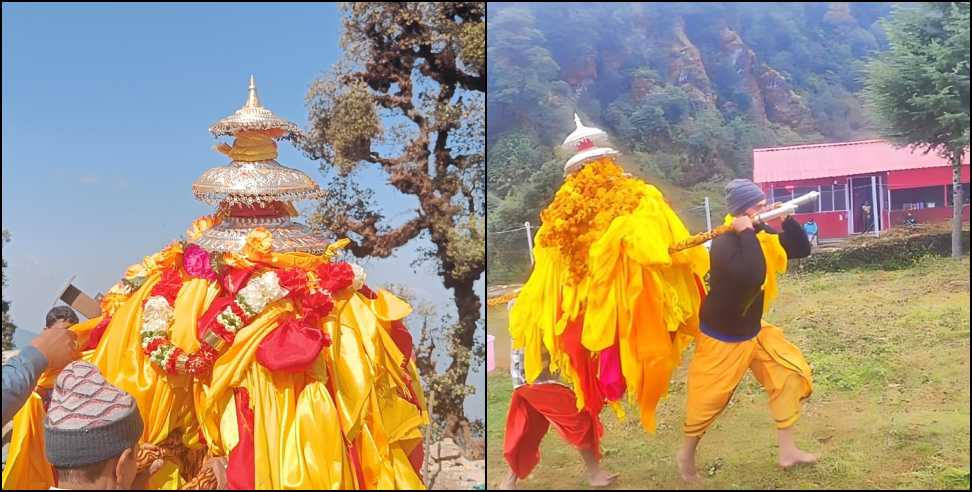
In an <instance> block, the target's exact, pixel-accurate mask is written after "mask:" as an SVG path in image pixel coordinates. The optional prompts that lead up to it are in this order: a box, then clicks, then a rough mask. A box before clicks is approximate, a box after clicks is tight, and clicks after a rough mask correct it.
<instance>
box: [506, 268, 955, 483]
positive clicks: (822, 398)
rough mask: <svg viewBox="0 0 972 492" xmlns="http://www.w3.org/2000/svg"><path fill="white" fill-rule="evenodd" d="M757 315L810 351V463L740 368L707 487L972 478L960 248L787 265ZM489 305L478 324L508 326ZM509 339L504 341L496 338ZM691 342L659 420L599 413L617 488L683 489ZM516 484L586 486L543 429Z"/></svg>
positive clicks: (572, 454)
mask: <svg viewBox="0 0 972 492" xmlns="http://www.w3.org/2000/svg"><path fill="white" fill-rule="evenodd" d="M780 291H781V294H780V297H779V299H778V300H777V302H776V305H775V306H774V308H773V311H772V312H771V313H770V314H769V315H768V316H767V319H768V320H769V321H770V322H773V323H775V324H777V325H778V326H780V327H781V328H782V329H783V330H784V332H785V333H786V334H787V336H788V337H789V339H790V340H792V341H793V342H794V343H795V344H796V345H797V346H798V347H800V348H801V350H803V352H804V355H805V356H806V357H807V359H808V360H809V361H810V363H811V365H812V366H813V370H814V394H813V396H812V397H811V398H810V399H809V400H808V401H807V403H806V404H805V406H804V413H803V417H802V418H801V420H800V422H798V424H797V427H796V437H797V444H798V445H799V446H801V447H802V448H803V449H805V450H807V451H810V452H813V453H818V454H819V455H820V462H819V463H818V464H817V465H816V466H815V467H804V468H799V469H793V470H788V471H783V470H781V469H779V468H778V467H777V465H776V438H775V430H774V427H773V424H772V418H771V416H770V414H769V408H768V406H767V404H766V396H765V394H764V393H763V390H762V388H761V387H760V386H759V384H758V383H757V382H756V380H755V379H754V378H753V377H752V376H751V375H747V376H746V378H745V379H744V380H743V382H742V384H741V385H740V387H739V389H738V390H737V391H736V393H735V396H734V398H733V400H732V401H731V402H730V404H729V405H730V407H729V408H728V409H727V410H726V412H725V413H724V414H723V415H722V416H721V417H720V418H719V419H718V420H717V421H716V423H715V424H714V425H713V427H712V428H710V430H709V432H708V433H707V434H706V436H705V438H704V439H703V440H702V443H701V444H700V446H699V456H698V465H699V469H700V475H701V476H702V477H703V482H702V484H701V485H698V486H696V487H695V488H705V489H775V488H806V489H809V488H845V489H846V488H867V489H873V488H952V489H966V490H967V489H968V488H969V371H970V369H969V326H970V321H969V257H968V256H966V257H965V258H963V259H962V260H961V261H960V262H956V261H954V260H951V259H947V258H936V257H927V258H924V259H922V260H921V261H919V262H918V263H917V264H916V265H915V266H914V267H913V268H910V269H907V270H899V271H850V272H840V273H818V274H805V275H799V276H797V275H791V276H787V277H785V278H783V279H782V280H781V285H780ZM496 311H501V310H495V311H494V310H491V311H490V315H489V316H488V324H489V326H488V330H489V332H490V333H492V334H496V333H500V332H501V331H502V330H504V329H505V322H506V318H505V316H494V314H499V313H497V312H496ZM500 346H503V347H508V345H502V343H501V344H500V345H498V346H497V350H500V349H499V347H500ZM691 353H692V352H691V348H690V349H689V351H688V352H686V355H685V358H684V359H683V364H682V366H681V367H680V369H679V371H678V372H677V373H676V375H675V376H674V378H673V381H672V386H671V392H670V397H669V398H668V399H667V400H664V401H662V402H661V404H660V405H659V409H658V422H659V426H658V431H657V433H656V434H655V435H654V436H649V435H647V434H645V433H644V432H643V431H642V430H641V427H640V424H639V423H638V421H637V417H636V414H635V413H634V412H632V411H631V410H632V408H631V407H629V409H628V410H629V412H628V415H629V417H628V418H627V420H626V421H624V422H621V421H619V420H618V419H617V418H616V417H615V415H614V413H613V412H611V411H610V410H605V412H604V413H603V414H602V415H601V418H602V421H603V422H604V425H605V436H604V439H603V441H602V447H603V450H604V463H605V465H606V467H607V468H608V469H610V470H612V471H618V472H620V473H621V478H620V481H619V482H618V484H617V486H616V488H630V489H639V488H649V489H681V488H687V486H686V485H685V484H683V483H682V482H681V481H680V479H678V476H677V472H676V468H675V463H674V455H675V452H676V450H677V448H678V445H679V443H680V440H681V437H682V436H681V432H680V429H681V423H682V419H683V417H684V415H685V408H684V406H685V392H684V388H685V370H686V367H687V364H688V362H689V361H690V360H691ZM487 386H488V396H487V405H488V408H487V425H488V430H487V444H488V445H487V449H488V451H487V470H488V477H487V485H488V486H490V487H495V486H496V485H498V483H499V481H500V480H501V479H502V477H503V476H504V475H505V473H506V472H507V468H506V463H505V461H504V460H503V455H502V449H503V429H504V425H505V419H506V411H507V406H508V403H509V395H510V391H511V386H510V378H509V376H508V374H506V373H505V371H504V370H502V369H500V370H498V371H496V372H495V373H494V374H492V375H490V376H489V379H488V382H487ZM541 452H542V459H541V463H540V465H539V466H538V467H537V468H536V469H535V470H534V472H533V474H532V475H531V476H530V477H529V478H528V479H527V480H524V481H522V482H521V483H520V486H521V488H525V489H531V488H532V489H558V488H559V489H567V488H582V489H583V488H589V487H588V485H587V482H586V481H585V480H584V473H583V466H582V465H581V463H580V459H579V456H578V454H577V453H576V451H574V450H573V449H572V448H570V447H568V446H567V445H565V444H564V442H563V441H562V440H561V439H560V438H559V436H557V435H556V433H555V432H554V431H553V430H551V433H550V434H549V435H548V437H547V438H546V439H545V440H544V442H543V445H542V451H541Z"/></svg>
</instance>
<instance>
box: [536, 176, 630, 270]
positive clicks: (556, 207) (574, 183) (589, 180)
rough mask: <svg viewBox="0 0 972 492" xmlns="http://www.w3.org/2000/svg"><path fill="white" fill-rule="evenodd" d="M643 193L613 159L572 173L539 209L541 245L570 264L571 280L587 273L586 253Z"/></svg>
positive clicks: (539, 239)
mask: <svg viewBox="0 0 972 492" xmlns="http://www.w3.org/2000/svg"><path fill="white" fill-rule="evenodd" d="M644 195H645V188H644V186H643V183H642V182H641V181H639V180H637V179H634V178H629V177H627V176H624V170H623V169H622V168H621V166H619V165H618V164H617V163H615V162H614V160H612V159H608V158H604V159H599V160H597V161H594V162H592V163H589V164H587V165H586V166H584V167H583V168H582V169H581V170H580V171H577V172H576V173H574V174H571V175H570V176H568V177H567V179H566V180H565V181H564V185H563V186H561V187H560V189H559V190H557V194H556V195H554V199H553V201H552V202H551V203H550V205H548V206H547V208H546V209H544V210H543V212H541V213H540V219H541V220H542V221H543V225H544V228H543V229H542V230H541V233H540V236H539V238H538V241H539V244H540V246H544V247H556V248H557V249H558V250H559V251H560V254H561V255H563V256H564V258H566V259H567V260H568V262H569V264H570V273H571V277H570V281H571V282H572V283H574V284H578V283H580V281H581V279H583V278H584V276H585V275H587V273H588V272H587V269H588V267H587V253H588V250H589V249H590V247H591V244H593V243H594V241H596V240H597V238H599V237H601V235H602V234H603V233H604V231H606V230H607V228H608V226H609V225H611V221H613V220H614V218H615V217H618V216H621V215H624V214H628V213H631V212H632V211H634V209H635V208H636V207H637V206H638V203H639V202H640V201H641V198H642V197H643V196H644Z"/></svg>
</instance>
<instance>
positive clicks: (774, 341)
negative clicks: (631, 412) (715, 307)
mask: <svg viewBox="0 0 972 492" xmlns="http://www.w3.org/2000/svg"><path fill="white" fill-rule="evenodd" d="M747 370H752V371H753V376H755V377H756V380H757V381H759V383H760V384H761V385H762V386H763V389H765V390H766V393H767V394H768V395H769V406H770V413H772V414H773V420H774V421H776V427H777V428H778V429H786V428H787V427H790V426H792V425H793V424H795V423H796V421H797V419H799V418H800V403H801V402H802V401H803V400H804V399H806V398H807V397H809V396H810V393H811V392H812V391H813V379H812V376H811V372H810V365H809V364H807V360H806V359H805V358H804V357H803V354H802V353H801V352H800V349H798V348H797V347H796V345H793V344H792V343H790V341H789V340H787V339H786V338H785V337H784V336H783V331H782V330H780V329H779V328H777V327H776V326H773V325H771V324H769V323H766V322H763V326H762V328H761V329H760V331H759V334H758V335H756V337H754V338H751V339H749V340H746V341H744V342H723V341H721V340H716V339H715V338H712V337H710V336H708V335H706V334H704V333H700V334H699V337H698V339H697V340H696V346H695V355H693V356H692V364H691V365H689V372H688V383H687V388H688V403H687V406H686V412H685V413H686V415H685V425H684V426H683V428H682V429H683V431H684V432H685V435H687V436H693V437H694V436H701V435H702V434H704V433H705V431H706V430H707V429H708V428H709V426H710V425H712V422H714V421H715V419H716V417H718V416H719V414H721V413H722V411H723V410H724V409H725V407H726V404H727V403H729V398H730V397H732V392H733V391H735V389H736V386H738V385H739V381H741V380H742V378H743V376H745V375H746V371H747Z"/></svg>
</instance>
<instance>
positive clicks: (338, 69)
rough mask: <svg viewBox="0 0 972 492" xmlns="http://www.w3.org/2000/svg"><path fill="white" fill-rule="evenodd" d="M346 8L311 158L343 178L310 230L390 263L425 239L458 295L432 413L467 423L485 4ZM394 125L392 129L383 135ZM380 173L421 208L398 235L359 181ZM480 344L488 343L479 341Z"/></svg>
mask: <svg viewBox="0 0 972 492" xmlns="http://www.w3.org/2000/svg"><path fill="white" fill-rule="evenodd" d="M342 8H343V9H344V11H345V18H344V34H343V37H342V47H343V48H344V54H345V56H344V58H343V59H342V60H341V61H339V62H338V64H336V65H335V67H333V68H332V70H331V71H330V72H329V73H328V74H326V75H325V76H323V77H322V78H320V79H318V80H316V81H315V82H314V83H313V84H312V86H311V89H310V90H309V92H308V95H307V102H308V108H309V112H310V123H311V129H310V132H309V136H308V139H307V141H305V142H304V150H305V152H306V153H307V154H308V155H309V156H310V157H311V158H314V159H323V160H324V161H325V164H323V165H322V168H323V169H325V171H328V170H330V169H335V170H336V171H337V173H335V174H336V175H335V176H334V177H333V179H332V180H331V182H330V183H329V184H328V185H327V187H328V189H329V191H330V192H331V193H330V196H329V198H328V199H326V200H325V201H323V203H321V205H320V206H319V208H318V210H317V212H316V213H315V215H314V217H313V218H312V223H314V224H315V225H317V226H320V227H323V228H326V229H327V230H329V231H331V232H332V233H334V234H337V235H341V236H346V237H349V238H350V239H352V241H353V243H352V244H351V245H350V247H349V249H350V251H351V252H352V253H353V254H354V255H356V256H358V257H365V256H376V257H387V256H389V255H391V254H393V253H394V252H395V250H396V249H398V248H400V247H402V246H404V245H405V244H407V243H408V242H409V241H412V240H413V239H416V238H419V237H425V238H428V240H429V241H430V242H431V247H429V248H427V249H424V250H423V251H422V255H423V258H424V259H426V260H429V261H432V262H433V263H434V264H435V265H436V267H437V273H438V274H439V276H440V277H441V278H442V283H443V285H444V286H445V287H446V288H447V289H451V290H452V292H453V300H454V302H455V306H456V311H457V315H458V317H457V321H456V323H455V324H454V325H452V326H451V327H449V328H448V329H447V332H446V333H445V335H446V337H445V338H447V339H449V340H450V344H449V346H448V347H447V350H448V352H449V356H450V357H451V361H450V365H449V367H448V368H447V369H446V371H445V372H444V373H443V379H442V382H441V383H440V382H439V380H435V379H433V380H431V381H430V380H426V381H425V383H426V387H427V388H428V390H429V391H435V392H437V393H436V394H437V398H436V399H435V404H434V407H435V408H434V411H435V412H436V413H437V414H439V415H444V416H447V415H451V416H454V417H455V418H457V419H460V420H463V421H465V420H466V418H465V416H464V414H463V405H462V404H463V400H464V399H465V396H466V395H467V394H468V393H469V388H468V387H467V385H466V378H467V376H468V373H469V368H470V364H471V363H472V362H473V359H472V358H471V357H470V352H471V351H470V349H475V350H472V354H473V355H475V354H478V352H479V349H478V347H476V340H475V334H476V331H477V329H478V328H479V323H480V309H481V306H482V305H481V302H480V298H479V296H478V295H477V294H476V292H475V287H474V286H475V282H476V281H477V280H478V279H479V278H480V277H481V276H482V274H483V272H484V271H485V251H484V217H485V190H484V183H485V158H484V153H485V128H484V123H485V121H484V91H485V87H486V81H485V27H484V20H485V4H484V3H483V2H446V3H412V2H409V3H352V4H342ZM386 126H387V127H386ZM363 167H371V168H377V169H379V170H381V172H382V173H383V174H384V175H385V176H386V177H387V180H388V181H387V182H388V184H389V185H391V186H392V187H394V188H395V189H396V190H398V191H399V192H401V193H403V194H405V195H410V196H412V197H414V198H415V199H416V200H417V202H418V208H417V209H414V210H411V211H406V213H407V214H409V217H408V218H407V219H406V220H404V222H403V223H400V224H397V225H395V226H392V225H391V224H389V223H388V222H389V220H388V219H386V217H385V216H384V214H383V209H382V208H381V206H380V204H378V203H376V201H375V196H374V191H373V190H371V189H366V188H363V187H361V186H360V185H359V184H358V183H356V182H355V179H354V178H355V173H356V172H357V170H359V169H360V168H363ZM481 343H482V342H481V341H480V342H479V344H481Z"/></svg>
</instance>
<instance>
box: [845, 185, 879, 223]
mask: <svg viewBox="0 0 972 492" xmlns="http://www.w3.org/2000/svg"><path fill="white" fill-rule="evenodd" d="M871 178H872V177H871V176H864V177H857V178H851V186H850V198H851V208H850V210H849V213H851V214H853V216H854V217H853V218H854V220H853V231H852V232H854V233H857V234H861V233H865V232H874V227H875V219H877V220H876V221H877V228H878V230H882V229H884V228H885V224H884V220H883V217H882V216H881V215H882V212H883V210H882V209H883V203H884V200H883V199H882V198H883V197H882V196H881V190H880V189H879V188H880V186H879V184H880V183H879V181H878V179H877V176H874V181H873V182H872V180H871Z"/></svg>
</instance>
